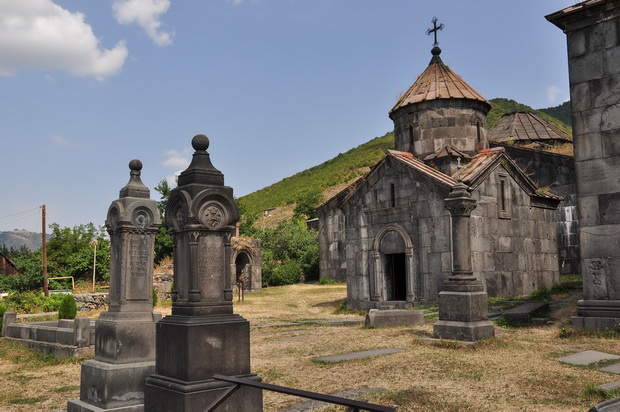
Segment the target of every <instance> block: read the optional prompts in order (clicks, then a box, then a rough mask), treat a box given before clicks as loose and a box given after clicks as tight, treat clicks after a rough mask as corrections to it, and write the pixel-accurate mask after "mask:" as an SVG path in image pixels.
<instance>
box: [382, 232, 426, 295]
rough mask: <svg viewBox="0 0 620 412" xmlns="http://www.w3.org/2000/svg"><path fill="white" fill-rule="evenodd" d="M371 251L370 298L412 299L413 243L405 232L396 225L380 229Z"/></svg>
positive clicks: (413, 274)
mask: <svg viewBox="0 0 620 412" xmlns="http://www.w3.org/2000/svg"><path fill="white" fill-rule="evenodd" d="M374 250H375V253H374V260H375V264H374V267H375V276H374V282H373V283H374V285H373V289H374V290H373V291H372V293H371V296H372V299H373V300H376V301H407V302H413V300H414V299H415V290H416V288H415V284H414V282H415V270H416V268H415V262H414V256H413V244H412V242H411V239H410V237H409V235H408V234H407V232H405V230H404V229H403V228H401V227H400V226H397V225H390V226H388V227H386V228H384V229H383V230H381V231H380V232H379V234H378V235H377V237H376V238H375V242H374Z"/></svg>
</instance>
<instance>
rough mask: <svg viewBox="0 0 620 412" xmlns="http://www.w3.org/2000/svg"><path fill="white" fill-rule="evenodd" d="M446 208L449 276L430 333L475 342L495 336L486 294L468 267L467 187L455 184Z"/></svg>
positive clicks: (469, 207) (469, 203) (473, 204)
mask: <svg viewBox="0 0 620 412" xmlns="http://www.w3.org/2000/svg"><path fill="white" fill-rule="evenodd" d="M445 203H446V208H447V209H448V210H449V211H450V215H451V216H452V276H450V278H449V279H448V280H447V281H445V282H444V283H443V290H442V291H441V292H439V320H438V321H437V322H435V324H434V325H433V335H434V336H435V337H436V338H441V339H456V340H466V341H476V340H480V339H486V338H489V337H491V336H494V335H495V327H494V326H493V323H492V322H491V321H489V320H488V297H487V293H486V292H485V291H484V287H483V286H482V283H481V282H480V281H478V280H477V279H476V277H475V276H473V273H472V270H471V244H470V234H469V226H470V225H469V219H470V217H471V212H472V210H474V208H475V207H476V201H475V200H474V199H472V198H471V193H469V191H468V188H467V186H465V185H464V184H463V183H461V182H459V183H457V184H456V185H455V186H454V187H453V188H452V191H451V192H450V194H449V195H448V198H447V199H446V200H445Z"/></svg>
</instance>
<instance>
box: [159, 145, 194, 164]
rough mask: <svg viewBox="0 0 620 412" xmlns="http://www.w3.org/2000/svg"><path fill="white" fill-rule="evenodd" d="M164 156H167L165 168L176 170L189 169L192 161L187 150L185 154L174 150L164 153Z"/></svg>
mask: <svg viewBox="0 0 620 412" xmlns="http://www.w3.org/2000/svg"><path fill="white" fill-rule="evenodd" d="M164 156H166V160H164V161H163V163H162V164H163V165H164V166H168V167H174V168H175V169H185V168H187V166H189V163H190V162H191V160H192V159H191V155H190V154H189V150H185V151H183V152H179V151H178V150H174V149H172V150H166V151H165V152H164Z"/></svg>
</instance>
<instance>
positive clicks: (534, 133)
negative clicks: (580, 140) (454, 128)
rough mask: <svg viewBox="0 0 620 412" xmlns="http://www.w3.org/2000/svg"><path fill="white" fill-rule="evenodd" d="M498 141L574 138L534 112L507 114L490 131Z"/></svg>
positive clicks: (490, 136) (493, 138)
mask: <svg viewBox="0 0 620 412" xmlns="http://www.w3.org/2000/svg"><path fill="white" fill-rule="evenodd" d="M488 138H489V140H493V141H496V142H508V141H511V142H530V141H553V140H556V141H566V142H572V141H573V139H572V138H571V137H570V136H567V135H566V134H564V133H563V132H562V130H560V129H559V128H558V127H557V126H555V125H553V124H551V123H549V122H547V121H546V120H544V119H542V118H540V117H539V116H538V115H536V114H534V113H532V112H514V113H509V114H505V115H504V116H502V118H501V119H500V120H499V122H498V123H497V124H496V125H495V126H494V127H493V128H492V129H491V130H489V133H488Z"/></svg>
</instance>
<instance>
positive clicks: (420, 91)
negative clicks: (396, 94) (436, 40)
mask: <svg viewBox="0 0 620 412" xmlns="http://www.w3.org/2000/svg"><path fill="white" fill-rule="evenodd" d="M437 50H439V47H436V48H434V49H433V58H432V59H431V62H430V64H429V65H428V67H427V68H426V70H424V72H423V73H422V74H421V75H420V76H419V77H418V78H417V80H416V81H415V83H413V85H412V86H411V87H410V88H409V90H407V91H406V92H405V94H403V96H402V97H401V98H400V100H399V101H398V103H396V105H395V106H394V107H393V108H392V110H391V111H390V113H392V112H393V111H395V110H397V109H400V108H401V107H404V106H407V105H410V104H414V103H420V102H424V101H428V100H436V99H472V100H479V101H482V102H485V103H487V104H489V102H488V101H487V100H486V99H485V98H484V97H482V96H481V95H480V94H479V93H478V92H477V91H476V90H475V89H474V88H473V87H471V86H470V85H468V84H467V83H465V81H464V80H463V79H461V77H460V76H459V75H457V74H456V73H454V72H453V71H452V70H450V68H449V67H448V66H446V65H445V64H443V62H442V61H441V58H440V57H439V53H440V52H441V50H439V51H437Z"/></svg>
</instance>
